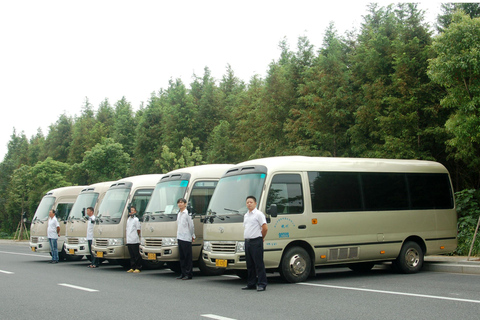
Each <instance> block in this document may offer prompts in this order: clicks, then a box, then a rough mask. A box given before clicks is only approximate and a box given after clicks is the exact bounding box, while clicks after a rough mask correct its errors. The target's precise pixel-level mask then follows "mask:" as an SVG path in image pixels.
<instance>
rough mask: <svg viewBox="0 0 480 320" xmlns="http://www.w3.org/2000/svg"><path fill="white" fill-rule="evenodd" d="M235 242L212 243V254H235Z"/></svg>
mask: <svg viewBox="0 0 480 320" xmlns="http://www.w3.org/2000/svg"><path fill="white" fill-rule="evenodd" d="M236 247H237V245H236V243H235V242H212V252H216V253H235V252H236Z"/></svg>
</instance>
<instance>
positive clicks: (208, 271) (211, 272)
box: [198, 253, 225, 276]
mask: <svg viewBox="0 0 480 320" xmlns="http://www.w3.org/2000/svg"><path fill="white" fill-rule="evenodd" d="M198 268H199V269H200V272H201V273H202V274H203V275H204V276H220V275H222V274H224V273H225V269H224V268H212V267H209V266H207V265H206V264H205V261H203V259H202V253H200V258H198Z"/></svg>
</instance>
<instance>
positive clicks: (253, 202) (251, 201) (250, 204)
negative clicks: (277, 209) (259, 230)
mask: <svg viewBox="0 0 480 320" xmlns="http://www.w3.org/2000/svg"><path fill="white" fill-rule="evenodd" d="M256 207H257V198H255V197H254V196H248V197H247V209H248V211H252V210H253V209H255V208H256Z"/></svg>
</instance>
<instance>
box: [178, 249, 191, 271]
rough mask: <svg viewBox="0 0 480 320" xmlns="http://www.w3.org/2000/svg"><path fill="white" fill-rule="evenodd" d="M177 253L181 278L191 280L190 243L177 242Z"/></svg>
mask: <svg viewBox="0 0 480 320" xmlns="http://www.w3.org/2000/svg"><path fill="white" fill-rule="evenodd" d="M178 251H179V253H180V269H181V270H182V276H184V277H188V278H191V277H192V276H193V272H192V264H193V263H192V243H191V242H190V241H184V240H178Z"/></svg>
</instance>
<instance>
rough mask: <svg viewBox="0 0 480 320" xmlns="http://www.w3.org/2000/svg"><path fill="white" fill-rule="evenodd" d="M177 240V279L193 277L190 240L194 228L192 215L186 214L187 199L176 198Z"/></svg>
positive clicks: (193, 234) (192, 236)
mask: <svg viewBox="0 0 480 320" xmlns="http://www.w3.org/2000/svg"><path fill="white" fill-rule="evenodd" d="M177 205H178V209H179V210H178V214H177V241H178V251H179V254H180V269H181V272H182V273H181V274H180V276H179V277H177V279H181V280H191V279H192V277H193V272H192V268H193V263H192V242H193V241H195V230H194V227H193V220H192V217H190V215H189V214H188V210H187V200H185V199H183V198H182V199H178V201H177Z"/></svg>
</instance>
